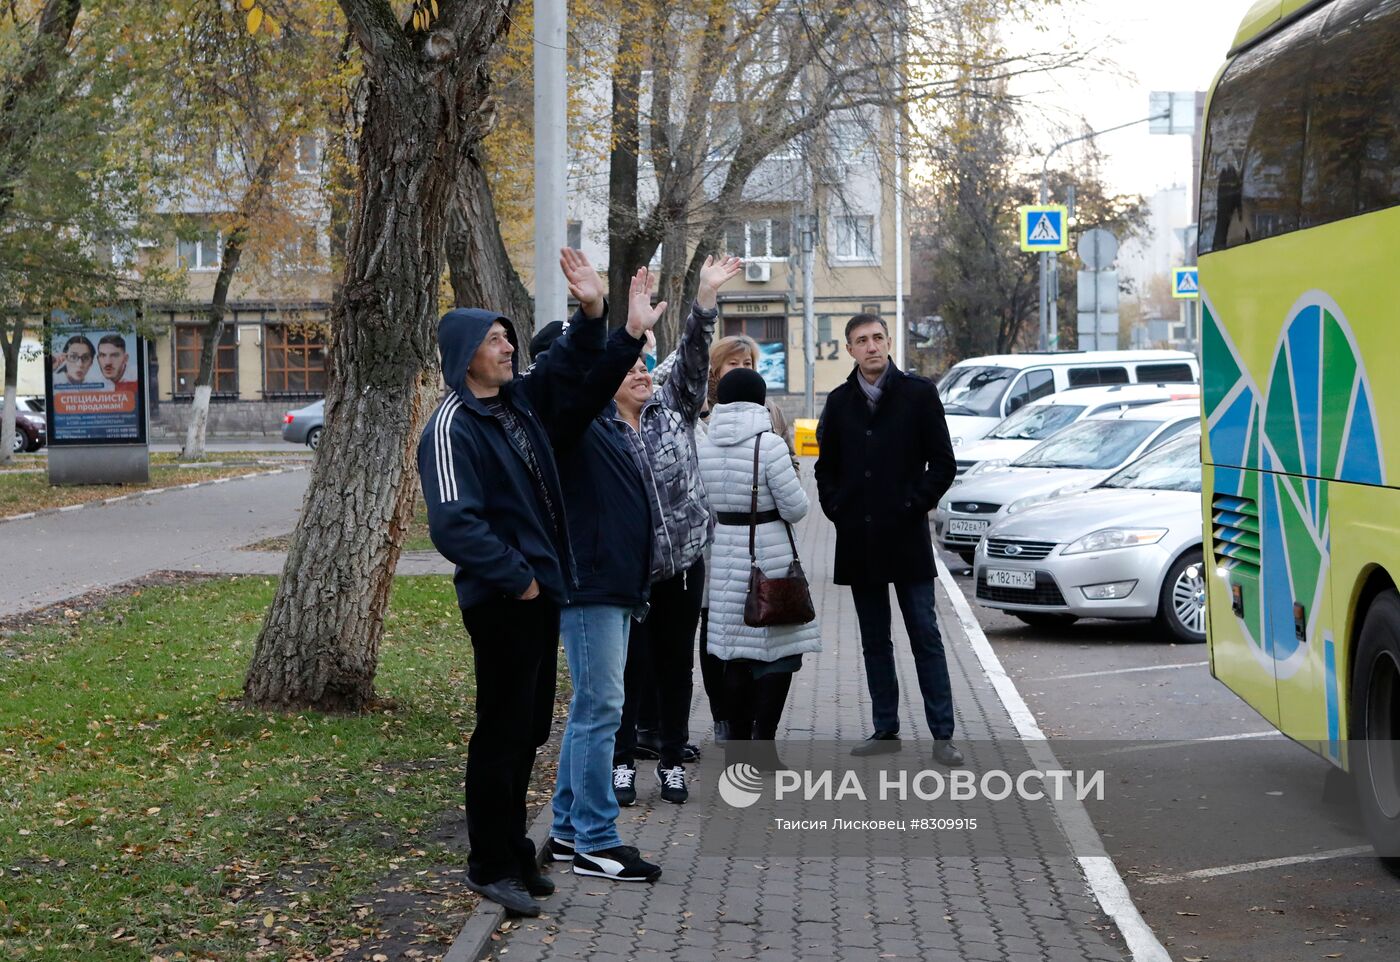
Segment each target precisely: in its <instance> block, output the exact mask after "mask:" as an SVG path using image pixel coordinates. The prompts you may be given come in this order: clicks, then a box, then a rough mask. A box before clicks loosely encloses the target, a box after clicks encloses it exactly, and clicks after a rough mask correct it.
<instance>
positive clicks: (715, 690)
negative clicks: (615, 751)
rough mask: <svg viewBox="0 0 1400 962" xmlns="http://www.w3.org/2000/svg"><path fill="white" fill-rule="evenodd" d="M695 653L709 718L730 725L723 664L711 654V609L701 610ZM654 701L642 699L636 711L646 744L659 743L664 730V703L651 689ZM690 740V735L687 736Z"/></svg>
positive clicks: (638, 730)
mask: <svg viewBox="0 0 1400 962" xmlns="http://www.w3.org/2000/svg"><path fill="white" fill-rule="evenodd" d="M698 637H699V639H700V640H699V642H698V643H697V644H696V646H695V647H696V651H697V652H698V653H699V655H700V680H701V681H703V682H704V683H705V700H706V701H708V702H709V703H710V717H711V718H713V719H714V720H715V722H716V723H718V722H723V721H728V720H729V716H728V715H727V714H726V713H725V710H724V662H723V661H722V660H721V659H720V658H719V656H717V655H712V654H711V653H710V645H709V640H710V609H709V608H701V609H700V632H699V635H698ZM650 688H651V692H652V697H650V698H643V699H642V704H641V707H639V708H638V709H637V733H638V735H637V737H638V738H639V739H641V741H642V742H643V743H644V744H645V743H652V742H659V741H660V738H659V736H658V734H657V730H658V729H659V728H660V727H661V722H660V718H661V700H660V699H659V698H657V697H656V686H654V685H652V686H650ZM685 740H686V741H689V740H690V732H689V731H687V732H686V733H685Z"/></svg>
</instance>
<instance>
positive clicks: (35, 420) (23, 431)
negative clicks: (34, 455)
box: [13, 411, 49, 454]
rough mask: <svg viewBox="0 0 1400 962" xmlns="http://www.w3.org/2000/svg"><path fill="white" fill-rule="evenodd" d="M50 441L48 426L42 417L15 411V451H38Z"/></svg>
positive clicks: (17, 452)
mask: <svg viewBox="0 0 1400 962" xmlns="http://www.w3.org/2000/svg"><path fill="white" fill-rule="evenodd" d="M48 440H49V430H48V425H47V424H45V423H44V419H43V418H42V417H36V416H34V415H33V414H29V413H27V412H25V411H15V440H14V447H13V451H14V453H15V454H19V453H20V452H22V451H37V450H39V449H40V448H42V447H43V446H44V445H45V444H47V443H48Z"/></svg>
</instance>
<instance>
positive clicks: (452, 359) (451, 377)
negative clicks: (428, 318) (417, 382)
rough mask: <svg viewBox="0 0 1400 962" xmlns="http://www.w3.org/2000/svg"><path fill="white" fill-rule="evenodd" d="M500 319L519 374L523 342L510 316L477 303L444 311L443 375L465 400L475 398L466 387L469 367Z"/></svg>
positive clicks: (441, 334)
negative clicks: (517, 335) (521, 343)
mask: <svg viewBox="0 0 1400 962" xmlns="http://www.w3.org/2000/svg"><path fill="white" fill-rule="evenodd" d="M497 321H500V322H501V325H502V326H503V327H505V329H506V338H507V339H508V340H509V341H510V345H511V347H513V348H515V354H514V355H512V356H511V359H510V366H511V370H512V371H513V372H514V373H515V374H516V375H517V376H518V375H519V374H520V364H519V361H520V344H519V342H517V340H516V337H515V325H514V324H512V323H511V321H510V318H508V317H505V316H503V315H501V314H497V313H496V312H495V311H485V310H482V309H481V308H478V307H458V308H454V309H453V310H450V311H448V312H447V313H446V314H444V315H442V320H440V321H438V353H439V354H440V355H441V357H442V379H443V380H444V381H445V382H446V383H447V386H448V387H449V388H451V389H452V390H453V391H454V392H456V394H457V395H458V396H459V397H461V398H462V400H464V401H467V400H472V394H471V391H469V390H467V368H468V367H470V366H471V363H472V358H473V357H474V356H475V355H476V350H477V348H479V347H481V342H482V341H484V340H486V335H487V334H488V333H490V331H491V325H492V324H494V323H496V322H497Z"/></svg>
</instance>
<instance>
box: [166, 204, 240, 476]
mask: <svg viewBox="0 0 1400 962" xmlns="http://www.w3.org/2000/svg"><path fill="white" fill-rule="evenodd" d="M243 236H244V235H243V230H242V229H241V228H240V229H238V230H234V231H231V232H230V233H229V235H228V239H227V240H226V241H224V250H223V257H222V258H221V259H220V261H219V276H218V278H217V279H215V281H214V297H213V299H212V300H211V301H210V302H209V318H208V320H206V321H205V322H204V327H203V329H202V330H201V332H200V333H201V335H202V336H203V338H204V342H203V344H201V345H200V351H199V376H198V377H196V378H195V381H194V403H193V404H192V405H190V424H189V428H188V429H187V430H186V431H185V447H184V449H183V450H182V451H181V452H180V457H182V458H184V459H186V460H191V459H194V458H202V457H204V433H205V429H206V428H207V427H208V425H209V399H210V397H212V396H213V393H214V361H215V359H216V358H217V357H218V353H219V340H220V338H222V337H223V333H224V312H225V310H226V308H227V305H228V288H229V284H230V283H232V282H233V275H234V272H235V271H237V270H238V261H239V259H240V258H242V256H243Z"/></svg>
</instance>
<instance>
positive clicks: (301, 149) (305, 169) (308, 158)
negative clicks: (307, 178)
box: [297, 134, 321, 174]
mask: <svg viewBox="0 0 1400 962" xmlns="http://www.w3.org/2000/svg"><path fill="white" fill-rule="evenodd" d="M320 172H321V141H320V138H318V137H317V136H316V135H315V134H303V135H302V136H300V137H298V138H297V173H299V174H319V173H320Z"/></svg>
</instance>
